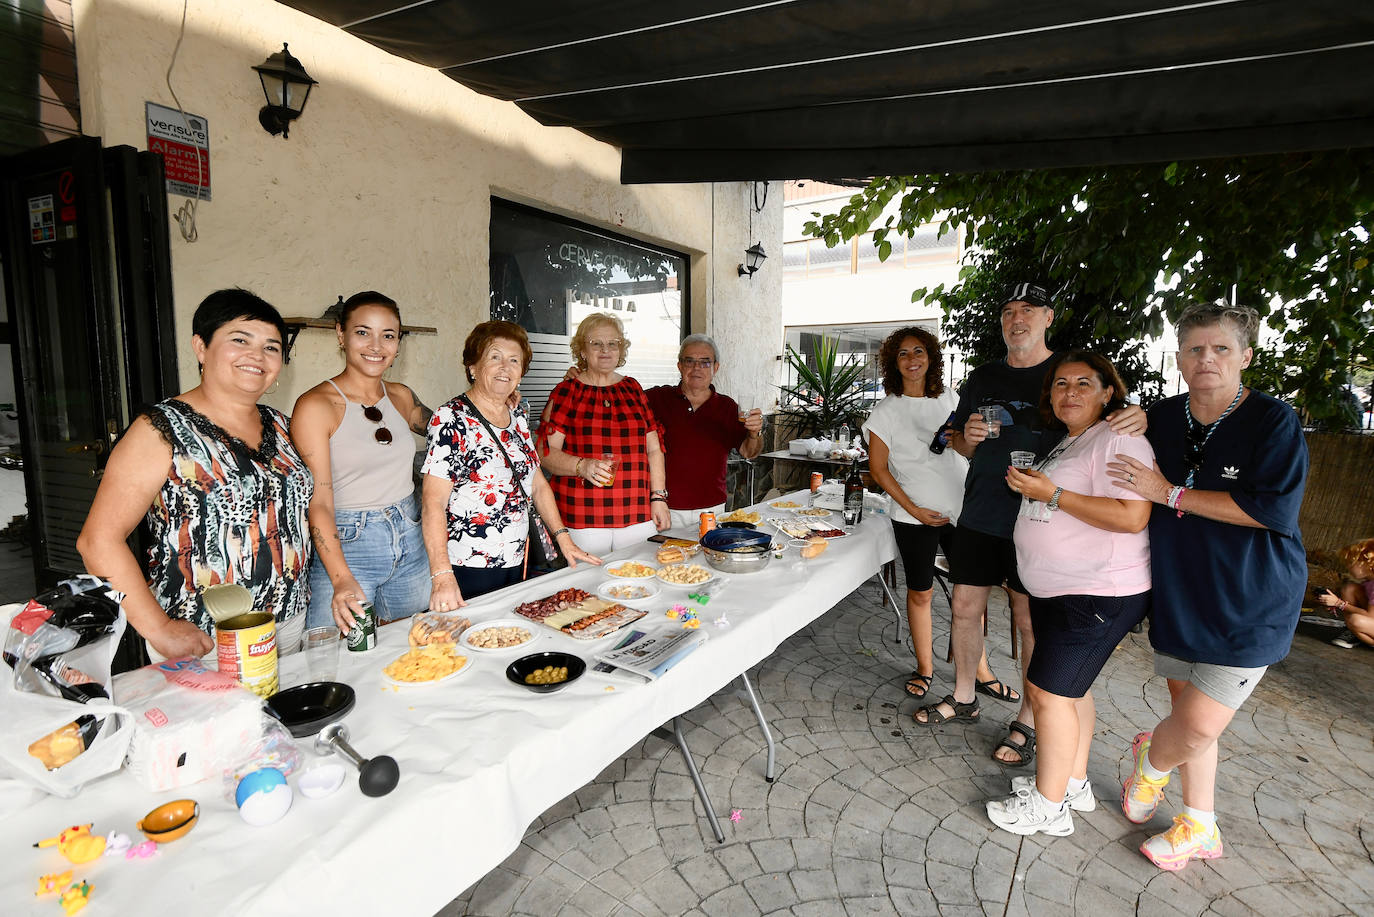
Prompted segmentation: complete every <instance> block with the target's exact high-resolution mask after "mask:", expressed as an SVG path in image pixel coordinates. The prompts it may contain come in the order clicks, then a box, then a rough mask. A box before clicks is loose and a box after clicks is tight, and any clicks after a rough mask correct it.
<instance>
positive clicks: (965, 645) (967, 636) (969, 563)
mask: <svg viewBox="0 0 1374 917" xmlns="http://www.w3.org/2000/svg"><path fill="white" fill-rule="evenodd" d="M1001 320H1002V338H1003V340H1004V341H1005V342H1006V345H1007V355H1006V357H1005V358H1003V359H1001V360H997V361H994V362H991V363H984V364H983V365H982V366H979V367H978V368H977V369H975V370H974V371H973V372H971V373H969V377H968V379H967V380H966V381H965V382H964V387H963V388H962V389H961V390H960V392H959V406H958V409H957V410H956V411H955V413H954V421H953V424H954V427H955V429H956V430H959V431H960V432H956V433H955V434H954V436H953V437H952V438H951V441H950V445H952V446H953V447H954V448H955V450H956V451H958V452H959V454H960V455H963V456H965V457H966V458H968V459H969V470H968V476H967V477H966V478H965V481H964V504H963V508H962V509H961V511H960V513H959V524H958V528H957V529H956V530H955V533H954V550H953V553H952V554H951V556H950V558H949V564H950V579H951V580H953V582H954V597H953V620H952V621H951V624H950V631H951V633H950V640H951V642H952V644H953V648H954V675H955V682H954V693H953V694H951V695H947V696H946V697H945V698H944V699H943V700H942V701H940V702H939V703H938V704H930V705H928V706H925V707H922V708H921V709H920V710H918V711H916V722H918V723H921V724H923V725H938V724H940V723H943V722H947V721H952V720H964V721H972V720H974V719H976V718H977V717H978V716H979V708H978V699H977V695H976V693H975V691H976V692H978V693H982V694H986V695H988V696H990V697H995V698H997V699H998V700H1005V701H1017V700H1022V704H1021V710H1020V712H1019V713H1018V714H1017V717H1016V720H1015V721H1013V722H1012V724H1011V727H1010V729H1009V731H1008V734H1007V738H1006V739H1004V740H1003V741H1002V743H1001V744H1000V745H998V747H997V748H996V749H995V750H994V751H993V758H994V759H996V760H997V761H1000V762H1002V763H1003V764H1011V765H1023V764H1028V763H1030V761H1031V760H1032V759H1033V758H1034V756H1035V741H1034V740H1035V729H1034V721H1033V718H1032V716H1031V709H1030V704H1029V703H1026V702H1024V700H1023V699H1022V698H1021V696H1020V695H1019V694H1018V693H1017V692H1016V691H1014V690H1013V689H1012V688H1011V687H1009V686H1007V685H1003V684H1002V683H1001V682H1000V681H998V680H996V679H995V678H994V679H992V680H989V681H980V680H978V678H977V667H978V662H979V660H980V659H981V658H982V657H983V629H982V619H983V616H984V615H985V614H986V613H987V607H988V596H989V595H990V594H991V592H992V588H993V587H994V586H1005V588H1006V590H1007V596H1008V599H1009V600H1010V605H1011V617H1012V625H1013V626H1014V627H1015V628H1016V631H1017V634H1018V635H1019V637H1020V642H1021V675H1022V683H1023V684H1024V679H1025V670H1026V665H1027V664H1028V663H1029V662H1030V657H1031V652H1032V651H1033V650H1034V648H1035V636H1034V634H1033V633H1032V632H1031V622H1030V600H1029V598H1028V597H1027V595H1026V590H1025V587H1024V586H1022V585H1021V580H1020V579H1019V578H1018V577H1017V575H1016V547H1015V545H1014V544H1013V543H1012V530H1013V528H1015V526H1016V513H1017V510H1018V509H1019V508H1020V505H1021V499H1020V497H1019V496H1017V495H1016V494H1015V493H1013V492H1012V490H1011V489H1010V488H1009V487H1007V484H1006V480H1005V479H1006V473H1007V466H1008V465H1010V464H1011V453H1012V452H1013V451H1016V450H1023V451H1027V452H1034V453H1036V454H1037V455H1041V454H1044V452H1045V451H1047V448H1046V447H1047V446H1049V445H1053V443H1045V442H1043V438H1044V434H1043V432H1042V430H1041V420H1040V411H1039V408H1040V392H1041V388H1042V386H1043V384H1044V378H1045V372H1046V370H1047V369H1048V368H1049V363H1050V361H1051V360H1052V359H1053V358H1054V353H1053V352H1052V351H1051V350H1050V349H1049V347H1048V345H1047V344H1046V343H1045V335H1046V332H1047V331H1048V330H1049V327H1050V323H1051V322H1053V321H1054V309H1053V307H1052V305H1051V301H1050V295H1049V292H1048V291H1047V290H1046V289H1045V288H1044V287H1042V286H1039V285H1037V284H1033V283H1020V284H1017V285H1016V286H1015V287H1013V288H1012V289H1011V290H1010V291H1009V292H1008V294H1007V298H1006V302H1005V303H1004V304H1003V305H1002V308H1001ZM984 407H992V408H993V409H994V410H995V411H996V416H995V417H992V416H989V417H985V416H984V415H983V413H982V410H983V408H984ZM991 413H992V412H991V411H990V412H989V414H991ZM989 420H993V421H995V422H998V423H1000V425H1001V429H1000V430H999V432H998V435H997V436H996V437H992V438H989V436H988V432H989V427H988V421H989ZM1107 420H1108V423H1109V424H1110V425H1111V427H1112V429H1113V430H1115V431H1116V432H1118V433H1130V434H1139V433H1142V432H1144V430H1145V412H1144V411H1142V410H1141V409H1140V408H1139V406H1137V405H1127V407H1126V408H1125V409H1124V410H1121V411H1119V412H1117V413H1116V414H1114V415H1112V416H1111V417H1109V418H1107ZM1052 436H1053V438H1054V439H1056V440H1057V439H1058V434H1052Z"/></svg>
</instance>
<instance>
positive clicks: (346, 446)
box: [291, 291, 430, 631]
mask: <svg viewBox="0 0 1374 917" xmlns="http://www.w3.org/2000/svg"><path fill="white" fill-rule="evenodd" d="M335 331H336V333H337V334H338V338H339V349H340V350H341V351H342V352H343V356H344V369H343V372H341V373H339V374H338V375H337V376H335V377H334V378H332V379H326V380H325V381H324V382H321V383H320V384H319V385H317V386H315V387H314V388H312V389H311V390H310V391H308V392H306V393H305V394H304V395H302V396H301V397H300V398H299V399H298V400H297V401H296V407H295V411H294V413H293V414H292V417H291V438H292V440H293V441H294V442H295V444H296V449H297V450H298V451H299V452H300V454H301V457H302V458H303V459H304V460H305V463H306V465H308V466H309V467H310V470H311V472H312V473H313V474H314V475H315V494H314V497H313V498H312V499H311V501H310V511H309V519H310V536H311V539H312V540H313V542H314V544H315V557H314V559H313V560H312V561H311V565H310V610H309V616H308V617H307V619H306V625H307V626H308V627H324V626H327V625H328V624H329V623H330V622H331V621H332V622H333V623H335V624H337V625H338V627H339V629H340V630H343V631H347V630H348V628H349V627H351V626H352V623H353V619H354V616H355V615H361V614H362V607H363V604H364V603H365V602H366V603H371V604H372V606H373V609H374V611H375V613H376V615H377V617H378V618H379V619H380V620H383V621H388V620H394V619H396V618H404V617H409V616H410V615H412V614H414V613H415V612H417V611H423V610H425V608H427V607H428V604H429V593H430V589H429V564H428V559H427V558H426V556H425V548H424V540H423V538H422V536H421V534H420V509H419V505H418V503H417V501H416V499H415V493H414V479H413V469H414V463H415V440H414V438H413V437H412V436H411V433H412V432H413V433H417V434H419V435H421V436H423V435H424V432H425V425H426V424H427V423H428V422H429V417H430V411H429V409H428V408H426V407H425V406H424V405H423V404H421V403H420V401H419V399H418V398H416V397H415V394H414V393H413V392H412V391H411V390H410V389H409V388H407V387H406V386H404V385H402V384H400V383H399V382H385V381H383V379H382V374H383V373H384V372H386V370H387V369H388V368H389V367H390V366H391V364H392V363H394V362H395V360H396V354H397V352H398V350H399V348H400V342H401V313H400V310H399V309H398V308H397V306H396V303H395V301H394V300H392V299H390V298H388V297H386V296H383V295H382V294H381V293H377V292H374V291H366V292H362V293H356V294H354V295H353V296H351V297H349V298H348V300H347V301H346V302H345V303H344V306H343V312H342V313H341V314H340V316H339V322H338V324H337V325H335Z"/></svg>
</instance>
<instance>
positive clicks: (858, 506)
mask: <svg viewBox="0 0 1374 917" xmlns="http://www.w3.org/2000/svg"><path fill="white" fill-rule="evenodd" d="M863 518H864V482H863V479H862V478H860V477H859V461H858V459H855V460H854V462H853V463H852V464H851V465H850V466H849V476H848V477H847V478H845V479H844V524H845V525H846V526H850V525H858V524H859V523H860V522H862V521H863Z"/></svg>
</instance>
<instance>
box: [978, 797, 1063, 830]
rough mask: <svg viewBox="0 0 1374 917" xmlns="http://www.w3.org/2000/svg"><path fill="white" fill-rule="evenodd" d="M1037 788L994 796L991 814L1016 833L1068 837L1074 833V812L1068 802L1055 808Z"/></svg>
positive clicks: (989, 814)
mask: <svg viewBox="0 0 1374 917" xmlns="http://www.w3.org/2000/svg"><path fill="white" fill-rule="evenodd" d="M1040 799H1041V796H1040V794H1039V793H1037V792H1036V791H1035V790H1034V789H1030V790H1017V791H1016V793H1015V794H1014V795H1012V796H1008V797H1007V798H1006V799H990V800H988V803H987V810H988V818H989V819H991V820H992V823H993V824H994V825H996V826H997V827H999V828H1001V829H1003V830H1004V831H1010V832H1011V833H1012V834H1036V833H1044V834H1050V835H1053V836H1054V837H1065V836H1067V835H1070V834H1073V816H1072V815H1070V814H1069V807H1068V806H1060V807H1059V808H1057V809H1055V808H1051V807H1047V806H1045V805H1044V804H1043V803H1041V801H1040Z"/></svg>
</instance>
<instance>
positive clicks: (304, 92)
mask: <svg viewBox="0 0 1374 917" xmlns="http://www.w3.org/2000/svg"><path fill="white" fill-rule="evenodd" d="M253 69H254V70H256V71H257V72H258V78H259V79H261V80H262V94H263V95H264V96H266V97H267V104H266V105H264V106H263V107H262V110H261V111H259V112H258V123H259V124H261V125H262V126H263V129H264V130H266V131H267V133H269V134H272V135H274V136H275V135H277V134H281V135H282V139H283V140H285V139H286V138H287V137H289V136H290V135H291V132H290V128H291V122H292V121H294V120H296V119H297V118H299V117H300V116H301V112H302V111H304V110H305V102H306V100H307V99H309V98H310V88H311V87H312V86H315V85H317V81H316V80H314V79H311V77H310V74H308V73H306V72H305V68H304V67H302V66H301V62H300V61H298V60H296V58H295V57H293V56H292V55H291V52H290V51H288V50H286V43H285V42H283V43H282V46H281V50H280V51H278V52H277V53H276V54H273V55H272V56H271V57H269V58H267V60H265V61H263V62H262V63H261V64H259V65H258V66H256V67H254V68H253Z"/></svg>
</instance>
